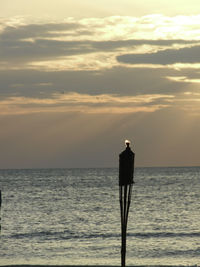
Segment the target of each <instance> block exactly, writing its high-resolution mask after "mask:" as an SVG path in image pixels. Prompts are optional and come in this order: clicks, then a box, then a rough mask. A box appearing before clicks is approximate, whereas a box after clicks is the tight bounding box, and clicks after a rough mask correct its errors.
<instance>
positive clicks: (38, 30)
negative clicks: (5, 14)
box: [0, 23, 82, 40]
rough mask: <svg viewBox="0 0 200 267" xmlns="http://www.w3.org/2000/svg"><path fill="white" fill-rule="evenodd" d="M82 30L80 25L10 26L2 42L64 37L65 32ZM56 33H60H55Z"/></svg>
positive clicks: (5, 30) (6, 29) (2, 35)
mask: <svg viewBox="0 0 200 267" xmlns="http://www.w3.org/2000/svg"><path fill="white" fill-rule="evenodd" d="M79 28H82V26H81V25H80V24H78V23H48V24H29V25H23V26H18V27H13V26H12V27H11V26H8V27H6V28H5V29H4V31H3V32H2V33H1V35H0V37H1V39H2V40H20V39H25V38H36V37H39V38H41V37H54V36H60V35H63V31H69V30H75V29H79ZM55 32H60V34H59V33H55Z"/></svg>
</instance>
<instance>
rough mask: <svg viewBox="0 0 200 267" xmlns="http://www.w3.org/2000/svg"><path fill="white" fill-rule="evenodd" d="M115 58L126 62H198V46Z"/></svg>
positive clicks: (199, 60)
mask: <svg viewBox="0 0 200 267" xmlns="http://www.w3.org/2000/svg"><path fill="white" fill-rule="evenodd" d="M117 60H118V61H119V62H122V63H128V64H160V65H168V64H175V63H199V62H200V46H193V47H185V48H181V49H166V50H163V51H158V52H155V53H146V54H125V55H121V56H118V57H117Z"/></svg>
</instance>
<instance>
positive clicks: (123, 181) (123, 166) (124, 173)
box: [119, 140, 135, 267]
mask: <svg viewBox="0 0 200 267" xmlns="http://www.w3.org/2000/svg"><path fill="white" fill-rule="evenodd" d="M125 143H126V149H125V150H124V151H123V152H122V153H120V154H119V201H120V211H121V242H122V243H121V266H122V267H125V265H126V233H127V222H128V212H129V208H130V204H131V193H132V186H133V183H134V181H133V174H134V158H135V154H134V153H133V152H132V151H131V149H130V146H129V145H130V142H129V141H128V140H126V141H125Z"/></svg>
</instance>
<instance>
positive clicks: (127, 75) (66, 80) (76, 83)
mask: <svg viewBox="0 0 200 267" xmlns="http://www.w3.org/2000/svg"><path fill="white" fill-rule="evenodd" d="M182 75H183V74H182V72H181V71H178V70H177V71H176V70H172V69H166V70H165V69H162V68H161V69H149V68H142V69H137V68H126V67H124V68H120V67H118V68H112V69H109V70H104V71H101V72H98V71H59V72H47V71H35V70H12V71H11V70H10V71H6V70H5V71H0V80H1V83H0V93H1V96H6V95H22V96H27V97H28V96H31V97H40V98H42V97H49V96H51V95H52V94H53V93H59V92H60V93H61V92H66V93H68V92H77V93H83V94H90V95H99V94H119V95H122V96H123V95H124V96H126V95H132V96H135V95H140V94H176V93H179V92H182V91H184V90H185V89H184V88H186V90H187V83H183V82H179V83H176V82H175V81H170V80H168V79H166V78H164V77H166V76H182ZM184 75H186V71H185V73H184Z"/></svg>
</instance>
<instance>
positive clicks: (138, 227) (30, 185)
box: [0, 167, 200, 266]
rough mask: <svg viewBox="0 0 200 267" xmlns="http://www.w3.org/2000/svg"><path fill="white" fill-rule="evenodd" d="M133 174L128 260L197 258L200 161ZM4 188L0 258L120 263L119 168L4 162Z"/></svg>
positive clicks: (174, 262)
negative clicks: (33, 166)
mask: <svg viewBox="0 0 200 267" xmlns="http://www.w3.org/2000/svg"><path fill="white" fill-rule="evenodd" d="M134 180H135V184H134V186H133V192H132V201H131V206H130V211H129V221H128V230H127V260H126V263H127V265H128V266H135V265H137V266H141V265H142V266H147V265H154V266H161V265H162V266H167V265H170V266H179V265H181V266H194V265H197V266H198V265H200V212H199V211H200V167H188V168H187V167H179V168H175V167H173V168H172V167H168V168H136V169H135V178H134ZM0 189H1V191H2V207H1V233H0V265H11V264H19V265H20V264H34V265H39V264H44V265H47V264H48V265H103V266H114V265H115V266H120V264H121V226H120V224H121V221H120V206H119V186H118V169H117V168H116V169H115V168H106V169H24V170H23V169H21V170H0Z"/></svg>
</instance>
